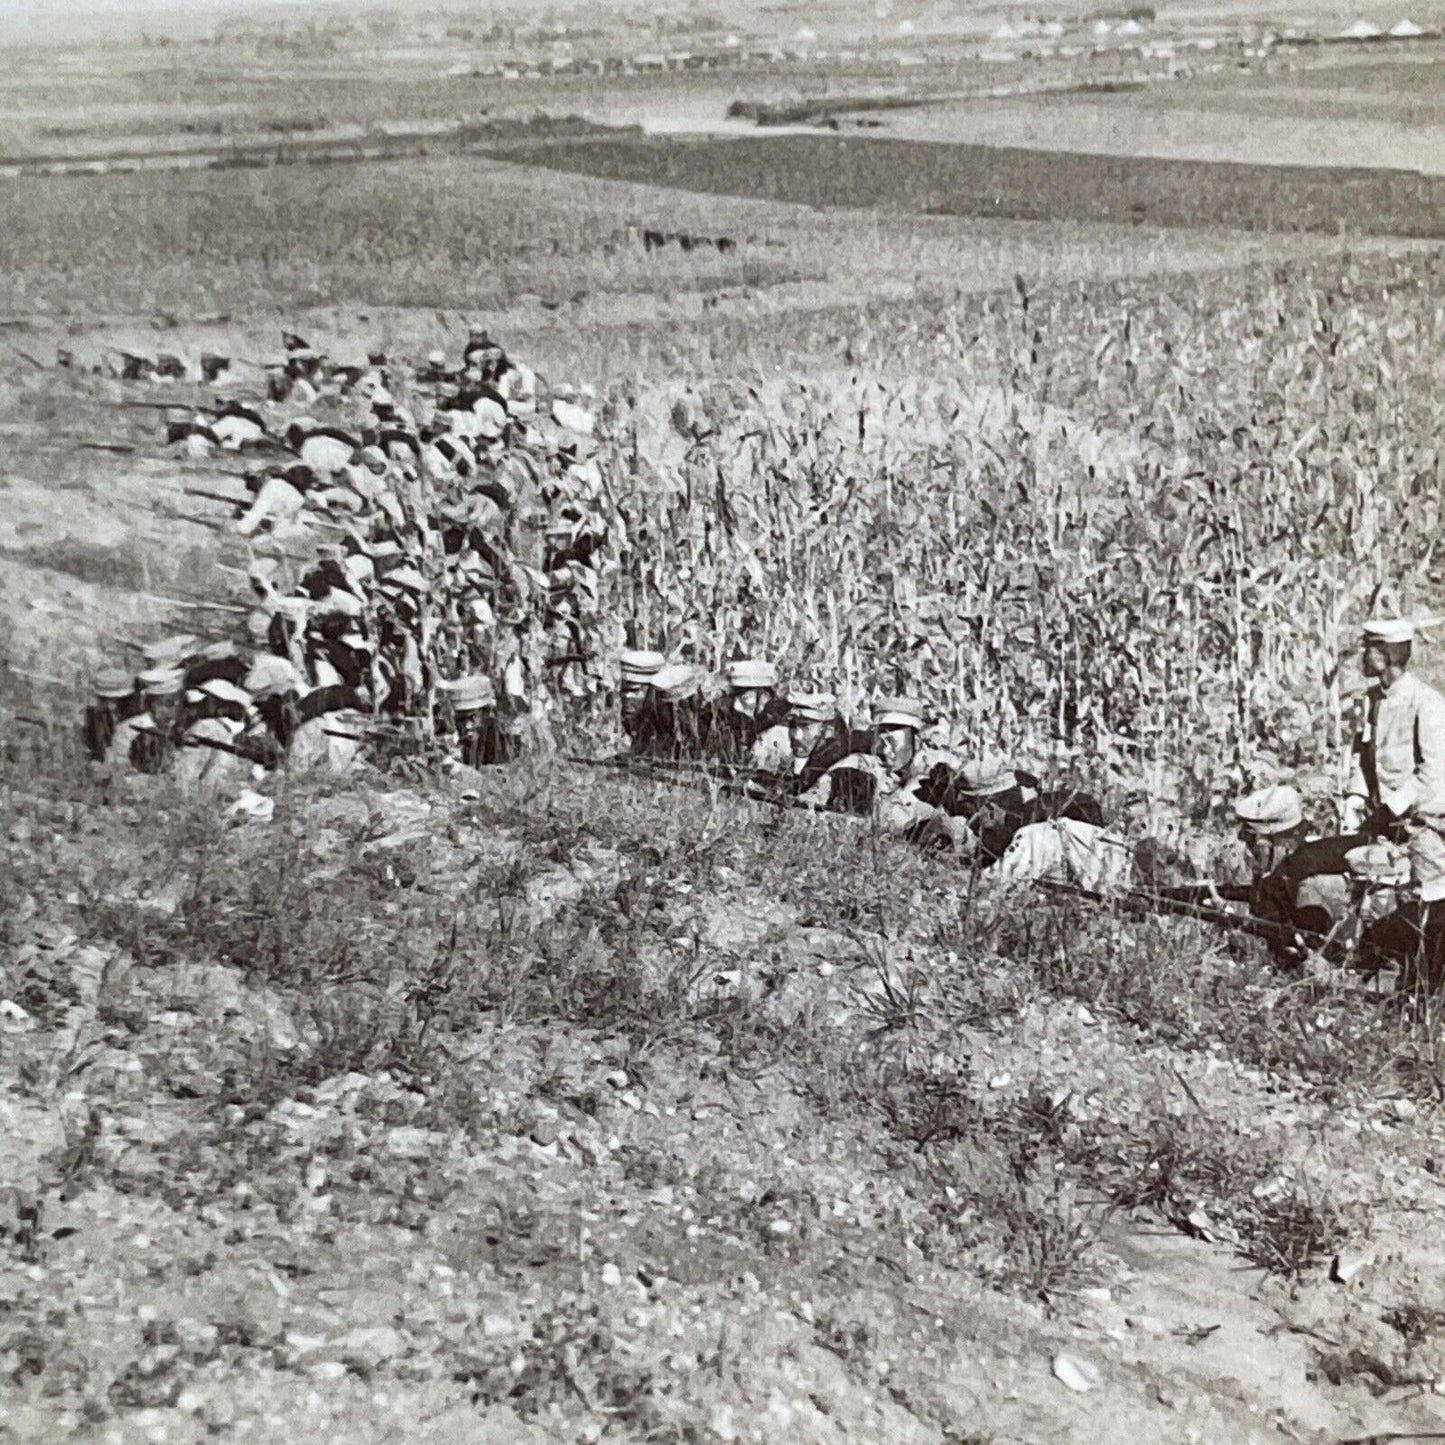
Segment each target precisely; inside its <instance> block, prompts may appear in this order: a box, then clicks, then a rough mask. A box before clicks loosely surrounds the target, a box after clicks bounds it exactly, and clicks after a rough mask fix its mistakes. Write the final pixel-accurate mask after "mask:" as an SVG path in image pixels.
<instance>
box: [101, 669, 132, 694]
mask: <svg viewBox="0 0 1445 1445" xmlns="http://www.w3.org/2000/svg"><path fill="white" fill-rule="evenodd" d="M91 691H92V692H93V693H94V694H95V695H96V697H103V698H119V697H129V696H130V695H131V693H133V692H134V691H135V679H134V678H133V677H132V676H131V675H130V673H128V672H127V671H126V670H125V669H124V668H121V667H103V668H101V670H100V671H99V672H98V673H96V675H95V683H94V686H93V687H92V688H91Z"/></svg>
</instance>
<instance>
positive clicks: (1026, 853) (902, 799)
mask: <svg viewBox="0 0 1445 1445" xmlns="http://www.w3.org/2000/svg"><path fill="white" fill-rule="evenodd" d="M1413 638H1414V628H1413V625H1412V624H1411V623H1410V622H1409V621H1407V620H1403V619H1388V620H1382V621H1374V622H1369V623H1367V624H1365V626H1364V629H1363V635H1362V659H1361V661H1362V670H1363V672H1364V674H1365V677H1366V679H1367V682H1368V683H1369V689H1368V694H1367V699H1366V715H1365V721H1364V725H1363V727H1362V728H1361V730H1360V732H1359V734H1358V735H1357V736H1356V737H1355V739H1354V741H1353V744H1352V755H1351V765H1350V770H1349V780H1348V783H1347V785H1346V789H1345V795H1344V797H1343V799H1342V800H1341V805H1340V820H1341V823H1342V824H1343V826H1342V827H1339V828H1336V829H1329V828H1316V827H1314V826H1313V825H1312V823H1311V820H1310V819H1309V818H1308V817H1307V815H1306V811H1305V807H1304V803H1303V800H1302V798H1301V796H1300V794H1299V792H1298V791H1297V790H1296V789H1295V788H1293V787H1291V786H1289V785H1287V784H1275V785H1271V786H1267V787H1263V788H1260V789H1257V790H1255V791H1253V792H1251V793H1250V794H1248V795H1247V796H1245V797H1242V798H1240V799H1239V800H1238V801H1237V802H1236V803H1235V805H1234V818H1235V824H1236V830H1237V833H1236V837H1237V841H1238V843H1240V844H1242V845H1243V849H1242V856H1241V855H1240V852H1236V854H1235V858H1236V860H1237V861H1236V864H1235V866H1234V867H1233V869H1229V868H1225V869H1224V870H1223V871H1218V868H1217V865H1218V861H1219V857H1220V853H1218V852H1216V854H1215V862H1216V871H1215V872H1213V873H1212V874H1210V875H1209V876H1199V875H1200V874H1201V873H1202V872H1204V869H1203V868H1202V867H1201V866H1200V864H1199V862H1198V859H1199V858H1200V857H1201V856H1202V855H1203V854H1204V853H1206V852H1208V851H1209V850H1208V849H1207V848H1200V849H1197V850H1191V849H1189V848H1187V847H1181V846H1180V842H1181V840H1180V837H1179V835H1178V834H1177V833H1176V834H1175V835H1174V836H1173V837H1170V838H1168V839H1160V838H1157V837H1154V838H1151V837H1148V836H1145V837H1142V838H1141V837H1139V836H1137V835H1136V836H1126V834H1131V833H1133V834H1137V830H1135V829H1132V828H1130V827H1129V826H1128V823H1127V820H1123V825H1122V826H1121V827H1119V828H1118V829H1117V830H1116V829H1114V828H1111V827H1109V826H1108V825H1107V824H1106V820H1105V818H1104V814H1103V809H1102V808H1101V806H1100V804H1099V802H1098V800H1097V799H1096V798H1094V797H1092V796H1090V795H1089V794H1088V793H1086V792H1083V791H1080V790H1078V789H1076V788H1057V789H1051V788H1048V787H1046V786H1044V785H1043V783H1042V782H1041V781H1040V780H1039V779H1038V778H1037V777H1035V776H1034V775H1032V774H1030V773H1029V772H1027V771H1025V770H1023V769H1020V768H1016V767H1013V766H1011V765H1010V764H1009V763H1007V762H1005V761H1002V760H999V759H997V758H985V759H972V760H969V759H961V758H959V757H957V756H956V755H954V754H953V753H951V752H949V751H948V750H946V749H941V748H938V747H935V746H931V745H930V744H929V742H928V740H927V733H928V729H927V721H928V718H927V713H926V710H925V708H924V707H923V706H922V704H921V703H920V702H919V701H918V700H916V699H912V698H885V699H881V700H880V701H878V702H877V703H875V705H874V707H873V709H872V714H871V717H870V721H869V726H867V727H864V728H859V727H854V726H851V725H850V723H849V722H848V720H847V719H845V718H844V716H843V715H842V712H841V710H840V708H839V707H838V704H837V701H836V699H835V698H834V697H832V696H831V695H827V694H820V693H813V692H787V691H785V690H783V689H782V688H781V687H780V686H779V678H778V674H777V670H776V668H775V667H774V666H773V665H772V664H770V663H768V662H766V661H760V660H753V659H748V660H743V661H740V662H735V663H732V664H729V666H728V667H727V669H726V670H725V673H724V675H723V676H722V677H721V678H716V679H714V678H710V677H709V676H708V675H707V674H706V673H705V672H704V671H703V670H702V669H700V668H697V667H693V666H691V665H688V664H685V663H672V662H669V661H668V660H667V659H666V658H665V657H663V655H662V654H660V653H657V652H653V651H630V652H627V653H625V654H623V657H622V659H621V720H622V726H623V729H624V731H625V732H626V733H627V735H628V738H629V749H630V753H631V755H632V756H633V757H636V758H644V759H645V758H651V759H662V760H668V761H686V760H705V761H709V762H711V763H713V764H720V765H723V766H725V767H730V768H732V769H740V770H741V771H742V773H743V774H744V775H745V776H747V777H749V778H751V779H754V780H762V781H764V782H765V783H766V786H767V788H768V791H769V792H770V794H771V795H772V796H773V797H775V798H783V799H786V800H787V801H789V802H793V803H796V804H798V805H800V806H804V807H812V808H817V809H824V810H828V811H839V812H848V813H863V814H868V815H870V816H871V817H872V818H873V819H874V820H875V822H876V823H877V824H878V825H879V826H880V827H882V828H884V829H885V830H887V831H890V832H894V833H897V834H899V835H902V836H905V837H908V838H911V839H913V840H915V841H917V842H920V843H924V844H927V845H931V846H936V847H942V848H948V849H951V850H953V851H955V852H958V853H960V854H962V855H963V856H965V857H967V858H968V859H970V860H971V861H973V862H974V863H975V864H976V865H978V866H980V867H984V868H989V869H990V870H991V871H992V872H993V873H994V874H995V875H996V876H999V877H1001V878H1005V879H1012V880H1014V881H1018V882H1056V883H1066V884H1071V885H1074V886H1076V887H1080V888H1083V889H1085V890H1087V891H1089V892H1108V891H1111V890H1116V889H1120V888H1129V887H1137V886H1143V887H1144V888H1147V889H1150V890H1151V891H1153V892H1154V893H1155V894H1156V895H1157V896H1158V897H1160V898H1161V899H1162V900H1165V901H1169V902H1182V903H1187V904H1201V905H1205V906H1218V907H1221V908H1225V909H1236V910H1243V911H1245V912H1247V913H1248V914H1249V915H1252V916H1253V917H1254V918H1255V919H1257V920H1259V921H1261V922H1263V923H1265V924H1266V925H1268V926H1269V927H1270V928H1273V929H1277V930H1278V931H1277V932H1276V933H1274V934H1273V935H1272V936H1273V937H1274V939H1275V946H1276V952H1277V953H1278V954H1279V955H1280V956H1281V957H1283V958H1288V959H1292V960H1295V961H1298V960H1299V959H1301V958H1303V957H1306V956H1308V954H1309V953H1310V952H1311V951H1316V952H1319V953H1322V954H1324V955H1326V956H1330V957H1335V958H1340V957H1348V958H1349V959H1350V960H1351V961H1352V963H1353V964H1354V965H1355V966H1356V967H1359V968H1362V969H1364V970H1366V971H1373V970H1378V969H1379V968H1382V967H1385V966H1388V965H1394V964H1399V965H1402V967H1401V973H1400V980H1401V984H1402V986H1410V985H1414V984H1416V983H1427V984H1428V985H1429V986H1430V987H1438V986H1439V985H1440V984H1441V983H1442V982H1445V695H1442V694H1441V693H1439V692H1438V691H1436V690H1435V689H1434V688H1433V687H1430V686H1429V685H1428V684H1427V683H1425V682H1424V681H1423V680H1421V679H1420V678H1419V676H1418V675H1417V674H1416V673H1415V672H1414V671H1412V670H1411V669H1410V662H1411V649H1412V643H1413ZM1196 841H1202V840H1196ZM1222 851H1223V852H1224V854H1225V855H1226V856H1227V850H1222ZM1191 874H1193V875H1195V876H1193V877H1190V875H1191Z"/></svg>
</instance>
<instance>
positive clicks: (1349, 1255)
mask: <svg viewBox="0 0 1445 1445" xmlns="http://www.w3.org/2000/svg"><path fill="white" fill-rule="evenodd" d="M1374 1262H1375V1256H1374V1253H1373V1252H1372V1251H1366V1250H1341V1251H1340V1252H1339V1254H1337V1255H1336V1256H1335V1257H1334V1259H1332V1260H1331V1261H1330V1278H1331V1279H1332V1280H1333V1281H1334V1282H1335V1283H1336V1284H1350V1283H1351V1282H1352V1281H1354V1280H1356V1279H1358V1278H1359V1276H1360V1275H1362V1274H1363V1273H1364V1272H1365V1271H1366V1270H1367V1269H1369V1268H1370V1266H1371V1265H1373V1264H1374Z"/></svg>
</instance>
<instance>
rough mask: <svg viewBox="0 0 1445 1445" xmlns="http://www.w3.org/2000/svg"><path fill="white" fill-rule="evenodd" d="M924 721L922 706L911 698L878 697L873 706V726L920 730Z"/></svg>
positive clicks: (915, 699)
mask: <svg viewBox="0 0 1445 1445" xmlns="http://www.w3.org/2000/svg"><path fill="white" fill-rule="evenodd" d="M925 721H926V719H925V717H924V712H923V704H922V703H921V702H919V701H918V699H917V698H912V697H880V698H879V699H878V701H877V702H875V703H874V704H873V726H874V727H879V728H912V729H913V730H914V731H915V732H918V731H919V730H921V729H922V727H923V724H924V722H925Z"/></svg>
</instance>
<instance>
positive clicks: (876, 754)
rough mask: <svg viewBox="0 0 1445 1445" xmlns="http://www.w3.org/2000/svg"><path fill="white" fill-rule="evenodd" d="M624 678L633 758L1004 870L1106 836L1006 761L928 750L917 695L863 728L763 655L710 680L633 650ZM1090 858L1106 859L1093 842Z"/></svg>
mask: <svg viewBox="0 0 1445 1445" xmlns="http://www.w3.org/2000/svg"><path fill="white" fill-rule="evenodd" d="M620 674H621V677H620V682H621V687H620V710H621V722H622V728H623V731H624V732H625V733H626V734H627V736H628V746H629V753H630V755H631V756H632V757H634V758H638V759H655V760H660V761H665V762H707V763H711V764H715V765H718V766H721V767H723V768H725V769H729V770H732V771H733V772H734V774H735V775H739V776H742V777H744V778H746V779H748V780H749V781H752V782H754V783H756V784H758V785H760V786H762V787H763V788H765V789H766V791H767V792H768V793H769V795H770V796H772V797H774V798H778V799H787V800H788V801H791V802H794V803H796V804H797V805H799V806H801V807H806V808H812V809H816V810H820V811H830V812H842V813H855V814H869V815H871V816H873V817H874V818H875V819H876V820H877V821H878V822H879V824H880V825H881V826H882V827H883V828H885V829H886V830H888V831H890V832H895V833H898V834H900V835H903V836H905V837H908V838H910V839H912V840H914V841H917V842H920V843H923V844H926V845H930V846H937V847H950V848H960V849H961V848H965V847H966V848H967V849H968V851H969V852H970V854H971V855H972V856H975V857H976V858H978V860H979V861H981V862H983V863H987V864H995V863H998V864H1001V865H1003V871H1004V872H1005V873H1010V872H1015V871H1030V870H1033V871H1036V870H1037V867H1038V863H1037V860H1036V859H1034V860H1033V861H1032V862H1030V861H1029V860H1028V859H1027V858H1026V857H1025V854H1026V853H1027V852H1028V850H1030V849H1032V850H1037V849H1039V848H1041V847H1042V848H1045V849H1047V848H1049V847H1055V848H1057V847H1058V846H1065V847H1069V846H1071V844H1072V847H1073V851H1077V848H1078V846H1080V845H1091V844H1095V843H1097V842H1098V840H1099V839H1102V838H1103V837H1104V836H1105V834H1104V816H1103V810H1102V808H1101V807H1100V804H1099V802H1098V800H1097V799H1095V798H1093V797H1091V796H1090V795H1089V794H1088V793H1085V792H1083V791H1081V790H1079V789H1076V788H1062V789H1049V788H1045V787H1044V786H1043V785H1042V783H1041V782H1040V780H1039V779H1038V778H1037V777H1035V776H1034V775H1033V774H1031V773H1029V772H1027V771H1025V770H1023V769H1021V768H1016V767H1014V766H1011V765H1010V764H1009V763H1007V762H1006V761H1004V760H1002V759H998V758H980V759H973V760H965V759H962V758H959V757H958V756H956V755H955V754H953V753H952V752H950V751H948V750H947V749H945V748H940V747H937V746H934V745H932V744H931V743H930V742H929V741H928V733H929V718H928V713H927V710H926V709H925V707H924V705H923V703H922V702H920V701H919V700H918V699H916V698H908V697H892V698H882V699H880V700H879V701H877V702H876V703H875V704H874V705H873V708H872V711H871V714H870V717H869V720H868V724H867V725H866V726H855V725H853V724H851V723H850V722H849V720H848V719H847V718H845V717H844V715H843V712H842V710H841V708H840V707H839V705H838V701H837V698H836V697H834V696H833V695H832V694H828V693H817V692H798V691H787V690H786V689H784V688H783V687H782V686H781V685H780V679H779V676H778V672H777V668H776V667H775V666H774V664H772V663H771V662H768V661H766V660H762V659H756V658H746V659H742V660H739V661H736V662H732V663H729V664H728V665H727V667H726V668H725V670H724V673H723V674H722V676H721V677H719V678H710V677H709V676H708V675H707V674H706V673H705V672H704V671H703V670H702V669H701V668H697V667H694V666H692V665H690V664H687V663H670V662H668V661H667V659H666V658H665V657H664V656H663V654H662V653H660V652H655V651H645V650H631V651H628V652H625V653H623V655H622V657H621V660H620ZM1045 822H1049V823H1053V824H1055V825H1056V826H1055V827H1054V828H1052V829H1050V830H1048V832H1047V834H1044V833H1041V832H1039V831H1038V830H1037V829H1036V828H1035V826H1034V825H1037V824H1042V823H1045ZM1046 836H1047V837H1048V838H1051V839H1055V840H1059V839H1062V840H1063V842H1062V844H1060V843H1058V842H1054V843H1046V842H1044V838H1045V837H1046ZM1098 851H1099V853H1100V855H1101V856H1107V855H1108V853H1109V851H1110V850H1109V849H1108V848H1107V847H1106V846H1103V845H1102V844H1101V845H1100V846H1099V847H1098ZM1116 871H1117V870H1116ZM1094 881H1097V880H1094Z"/></svg>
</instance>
